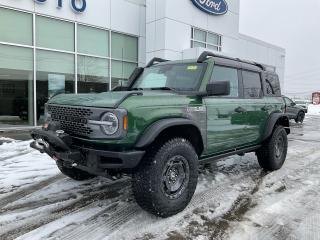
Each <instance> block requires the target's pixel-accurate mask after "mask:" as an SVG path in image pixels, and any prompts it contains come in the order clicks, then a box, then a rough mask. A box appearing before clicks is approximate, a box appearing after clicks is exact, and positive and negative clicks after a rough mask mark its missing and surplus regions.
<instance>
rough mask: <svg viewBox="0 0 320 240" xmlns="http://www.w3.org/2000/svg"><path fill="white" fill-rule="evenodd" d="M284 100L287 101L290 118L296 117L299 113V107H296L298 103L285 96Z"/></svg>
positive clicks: (287, 111)
mask: <svg viewBox="0 0 320 240" xmlns="http://www.w3.org/2000/svg"><path fill="white" fill-rule="evenodd" d="M284 101H285V103H286V114H288V115H289V117H290V118H296V116H297V114H298V112H297V109H296V107H295V105H296V104H295V103H294V102H293V101H292V100H291V99H289V98H287V97H284Z"/></svg>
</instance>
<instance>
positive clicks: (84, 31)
mask: <svg viewBox="0 0 320 240" xmlns="http://www.w3.org/2000/svg"><path fill="white" fill-rule="evenodd" d="M77 38H78V53H84V54H91V55H95V56H101V57H108V56H109V32H108V31H106V30H102V29H97V28H93V27H87V26H83V25H80V24H79V25H78V36H77Z"/></svg>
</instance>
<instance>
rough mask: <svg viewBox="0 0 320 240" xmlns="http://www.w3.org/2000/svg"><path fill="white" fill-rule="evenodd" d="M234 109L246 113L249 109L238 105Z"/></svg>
mask: <svg viewBox="0 0 320 240" xmlns="http://www.w3.org/2000/svg"><path fill="white" fill-rule="evenodd" d="M234 111H235V112H236V113H246V112H247V110H246V109H244V108H243V107H237V108H236V109H235V110H234Z"/></svg>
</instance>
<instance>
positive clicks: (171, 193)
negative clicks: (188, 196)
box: [162, 156, 190, 199]
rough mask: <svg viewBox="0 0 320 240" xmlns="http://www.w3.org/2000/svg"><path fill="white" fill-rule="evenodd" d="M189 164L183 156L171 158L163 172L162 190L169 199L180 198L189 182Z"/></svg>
mask: <svg viewBox="0 0 320 240" xmlns="http://www.w3.org/2000/svg"><path fill="white" fill-rule="evenodd" d="M189 173H190V169H189V164H188V161H187V159H186V158H184V157H183V156H174V157H172V158H170V159H169V161H168V162H167V164H166V166H165V167H164V171H163V173H162V191H163V193H164V194H165V195H166V197H168V198H169V199H177V198H179V197H180V196H181V195H182V193H183V192H184V190H185V189H186V188H187V185H188V182H189Z"/></svg>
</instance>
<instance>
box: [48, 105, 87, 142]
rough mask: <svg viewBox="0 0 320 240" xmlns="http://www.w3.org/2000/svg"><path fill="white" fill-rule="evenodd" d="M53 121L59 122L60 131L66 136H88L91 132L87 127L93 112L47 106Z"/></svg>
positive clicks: (84, 109)
mask: <svg viewBox="0 0 320 240" xmlns="http://www.w3.org/2000/svg"><path fill="white" fill-rule="evenodd" d="M48 112H49V114H50V115H51V119H52V120H53V121H56V122H59V123H60V125H61V128H62V130H64V131H65V132H66V133H68V134H72V135H78V136H89V135H90V134H91V133H92V132H93V131H92V129H91V128H90V127H89V126H88V125H87V124H88V119H89V117H90V116H91V115H92V114H93V112H92V111H91V110H90V109H88V108H81V107H69V106H58V105H48Z"/></svg>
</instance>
